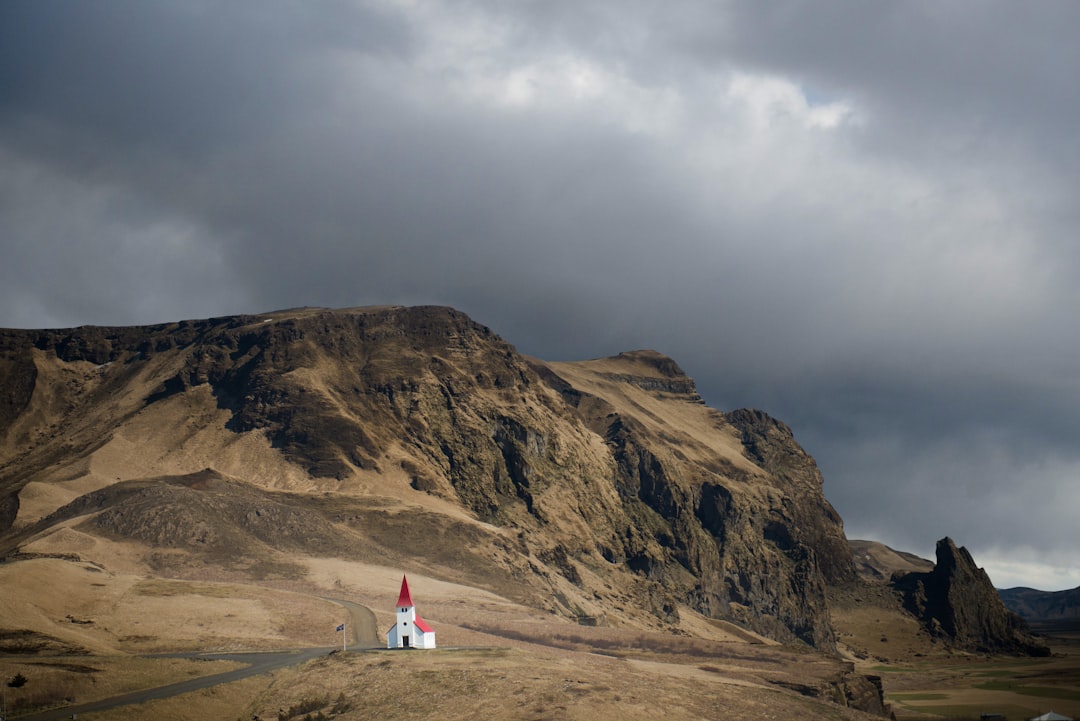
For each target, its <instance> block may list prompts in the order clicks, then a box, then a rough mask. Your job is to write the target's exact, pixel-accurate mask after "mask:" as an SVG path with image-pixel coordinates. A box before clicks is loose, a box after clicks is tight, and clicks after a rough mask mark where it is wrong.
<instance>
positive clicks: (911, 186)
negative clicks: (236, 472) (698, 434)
mask: <svg viewBox="0 0 1080 721" xmlns="http://www.w3.org/2000/svg"><path fill="white" fill-rule="evenodd" d="M1078 27H1080V4H1076V3H1072V2H1064V1H1062V2H1052V1H1048V2H1042V3H1037V4H1034V3H1011V2H997V1H994V0H980V1H977V2H976V1H975V0H957V1H955V2H949V3H941V2H938V1H937V0H926V1H924V2H918V1H914V2H905V3H876V2H864V1H862V0H848V1H839V0H817V1H815V2H794V1H785V0H775V1H772V2H758V1H756V0H746V1H743V2H740V1H733V2H720V1H707V2H694V1H692V0H686V1H684V2H677V3H659V2H646V1H644V0H574V1H573V2H565V0H545V1H543V2H541V1H531V0H515V1H510V2H508V1H506V0H473V1H465V0H462V1H460V2H452V1H448V2H438V1H434V0H433V1H431V2H427V1H425V0H355V1H346V0H341V1H332V0H331V1H327V2H319V3H311V2H299V1H298V2H284V1H274V0H257V1H254V0H253V1H251V2H240V1H237V2H229V3H212V2H201V1H200V0H177V1H176V2H168V1H161V2H154V3H146V2H142V1H141V0H132V1H130V2H120V1H115V0H97V1H95V2H93V3H74V2H73V3H64V2H41V1H40V0H6V1H5V2H4V3H2V4H0V326H6V327H31V328H39V327H67V326H75V325H82V324H105V325H120V324H125V325H126V324H142V323H152V322H161V321H167V320H177V319H181V318H200V317H208V316H220V315H227V314H232V313H241V312H260V311H268V310H273V309H278V308H285V307H292V306H299V305H318V306H332V307H336V306H357V305H367V304H388V303H393V304H421V303H425V304H426V303H434V304H443V305H451V306H454V307H457V308H459V309H461V310H463V311H465V312H467V313H469V314H470V315H471V316H472V317H473V318H475V319H476V320H477V321H479V322H481V323H484V324H485V325H488V326H490V327H491V328H492V329H493V330H495V331H496V332H498V333H499V334H500V335H502V336H503V337H505V338H506V339H507V340H509V341H510V342H512V343H514V344H515V345H516V346H517V347H518V349H519V350H521V351H523V352H526V353H529V354H532V355H536V356H539V357H541V358H545V359H548V360H567V359H581V358H591V357H598V356H604V355H610V354H613V353H616V352H618V351H622V350H628V349H634V348H655V349H657V350H660V351H662V352H664V353H667V354H668V355H671V356H672V357H674V358H675V359H676V360H677V361H678V362H679V363H680V365H682V367H683V368H684V369H685V370H686V371H687V373H688V374H690V375H691V376H693V377H694V378H695V379H696V381H697V383H698V387H699V390H700V391H701V393H702V395H703V396H704V397H705V399H706V401H707V402H708V403H709V404H710V405H713V406H716V407H718V408H721V409H724V410H730V409H733V408H737V407H742V406H751V407H756V408H761V409H764V410H766V411H768V412H769V413H771V414H772V415H774V416H776V417H778V418H780V419H781V420H783V421H785V422H786V423H788V425H790V426H791V427H792V428H793V430H794V431H795V434H796V438H797V439H798V440H799V441H800V442H801V443H802V444H803V446H804V447H805V448H806V449H807V450H808V451H809V452H810V453H812V454H813V455H814V456H815V457H816V458H817V460H818V463H819V465H820V466H821V468H822V471H823V473H824V475H825V492H826V495H827V496H828V498H829V499H830V500H831V501H832V502H833V504H834V505H835V506H836V507H837V509H838V510H839V512H840V513H841V515H842V516H843V517H844V519H845V524H846V529H847V532H848V535H849V537H852V538H870V539H876V540H881V541H884V542H886V543H888V544H890V545H892V546H894V547H897V548H901V549H904V550H909V551H913V552H916V553H919V554H921V555H924V556H929V557H931V558H932V554H933V548H934V542H935V541H936V540H937V539H938V538H940V537H942V536H945V535H949V536H951V537H953V538H954V539H955V540H956V541H957V543H959V544H961V545H966V546H967V547H968V548H969V549H970V550H971V551H972V553H973V554H974V556H975V560H976V561H977V562H978V563H979V564H980V565H983V566H985V567H986V569H987V570H988V572H989V573H990V575H991V578H992V579H993V580H994V582H995V584H996V585H998V586H1000V587H1009V586H1015V585H1029V586H1035V587H1038V588H1043V589H1047V590H1052V589H1060V588H1071V587H1074V586H1077V585H1080V554H1078V550H1080V522H1078V519H1080V485H1078V483H1077V479H1078V476H1080V360H1078V357H1080V325H1078V323H1077V322H1076V320H1075V315H1076V310H1077V309H1078V308H1080V244H1078V243H1077V239H1078V238H1077V231H1078V229H1080V83H1077V82H1076V78H1077V77H1080V43H1077V42H1076V37H1075V32H1076V28H1078Z"/></svg>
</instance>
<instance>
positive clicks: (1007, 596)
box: [998, 588, 1080, 622]
mask: <svg viewBox="0 0 1080 721" xmlns="http://www.w3.org/2000/svg"><path fill="white" fill-rule="evenodd" d="M998 594H999V595H1000V596H1001V600H1002V601H1004V602H1005V605H1006V606H1007V607H1008V608H1009V610H1010V611H1012V612H1013V613H1015V614H1017V615H1018V616H1020V617H1021V618H1023V619H1025V620H1027V621H1033V622H1035V621H1076V620H1080V588H1073V589H1069V590H1065V591H1037V590H1035V589H1034V588H1006V589H1001V590H999V591H998Z"/></svg>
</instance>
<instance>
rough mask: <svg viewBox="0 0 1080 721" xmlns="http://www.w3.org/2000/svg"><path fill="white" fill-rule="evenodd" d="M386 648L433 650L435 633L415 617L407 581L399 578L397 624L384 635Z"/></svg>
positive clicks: (403, 577)
mask: <svg viewBox="0 0 1080 721" xmlns="http://www.w3.org/2000/svg"><path fill="white" fill-rule="evenodd" d="M386 647H387V648H435V631H434V630H433V629H432V628H431V626H429V625H427V623H426V622H425V621H424V619H422V618H420V617H419V616H418V615H416V606H415V604H413V600H412V594H410V593H409V581H408V579H407V578H405V576H402V577H401V593H399V594H398V600H397V623H395V624H394V626H393V628H391V629H390V631H389V632H388V633H387V634H386Z"/></svg>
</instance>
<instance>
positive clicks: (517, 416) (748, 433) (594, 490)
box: [0, 307, 966, 649]
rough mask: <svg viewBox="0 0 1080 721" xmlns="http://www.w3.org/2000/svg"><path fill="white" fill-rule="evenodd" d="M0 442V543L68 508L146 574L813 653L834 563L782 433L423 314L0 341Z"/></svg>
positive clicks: (825, 511)
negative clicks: (316, 586)
mask: <svg viewBox="0 0 1080 721" xmlns="http://www.w3.org/2000/svg"><path fill="white" fill-rule="evenodd" d="M0 440H2V445H0V552H4V551H5V549H6V552H8V553H12V552H15V551H16V550H17V549H22V548H23V547H24V546H27V544H30V543H31V542H32V541H34V539H40V538H42V537H43V536H44V535H46V534H48V533H50V532H51V530H53V529H56V528H59V527H60V526H62V525H64V524H71V523H75V522H76V521H79V519H85V520H82V521H81V523H82V525H80V526H79V529H80V532H85V533H93V534H98V535H101V536H102V537H108V538H113V539H120V540H125V541H132V542H137V543H139V544H143V545H144V546H145V547H146V548H148V549H150V551H152V557H153V559H154V563H156V564H157V566H156V568H158V569H159V571H160V572H161V573H176V574H181V573H185V572H186V573H193V572H194V571H193V570H192V569H193V568H195V567H196V566H197V565H198V564H203V566H205V564H208V563H209V564H218V565H219V566H221V567H222V568H227V569H231V571H233V572H237V573H240V572H247V573H252V574H255V573H258V574H264V575H265V574H269V577H275V574H278V575H284V576H289V575H290V574H302V573H303V571H302V570H298V569H296V568H291V570H290V568H287V567H286V566H287V564H286V563H285V562H284V561H282V558H284V557H283V556H282V555H281V554H283V553H285V552H286V551H288V552H290V553H296V552H298V551H299V552H303V553H308V554H311V555H316V556H334V555H339V556H341V555H365V554H366V556H365V557H368V558H370V559H372V560H374V561H387V562H393V563H398V564H405V565H407V564H408V563H414V564H422V563H426V564H428V565H427V566H425V568H427V570H428V572H430V573H432V574H433V575H436V576H441V577H443V578H447V579H452V580H453V579H457V580H460V579H462V578H464V577H468V578H470V579H473V580H474V581H475V580H476V579H479V581H478V582H479V583H481V585H484V584H487V585H488V586H489V587H492V588H494V587H496V586H498V585H499V584H500V583H502V584H503V585H504V586H505V587H506V588H511V587H512V589H513V590H514V592H515V593H518V595H519V596H520V597H522V598H527V600H529V601H530V602H532V603H534V604H536V605H538V606H541V607H544V608H547V609H548V610H551V611H555V612H557V613H561V614H563V615H567V616H573V617H578V618H580V619H582V620H583V621H585V620H589V622H597V619H601V620H602V619H604V618H622V619H623V620H624V621H625V622H634V623H651V624H657V625H661V626H670V627H676V626H678V625H679V623H680V614H681V613H686V612H692V613H695V614H698V613H699V614H702V615H704V616H706V617H709V618H713V619H729V620H734V621H737V622H739V623H740V624H743V625H744V626H746V627H748V628H750V629H753V630H755V631H757V632H760V633H762V634H765V635H767V636H770V637H772V638H775V639H779V640H782V641H802V642H805V643H807V644H810V645H812V646H815V647H818V648H822V649H832V648H833V647H834V642H835V639H834V636H833V631H832V627H831V624H830V616H829V608H828V604H827V602H826V598H825V587H826V584H828V583H831V582H844V581H848V580H851V579H853V578H854V577H855V569H854V564H853V562H852V559H851V555H850V553H849V551H848V548H847V545H846V539H845V537H844V533H843V528H842V524H841V520H840V518H839V516H838V515H837V514H836V512H835V511H834V510H833V509H832V507H831V506H830V505H829V503H828V502H827V501H826V499H825V497H824V495H823V492H822V479H821V474H820V473H819V471H818V469H817V467H816V464H815V463H814V461H813V459H812V458H810V457H809V456H808V455H807V454H806V453H805V452H804V451H803V450H802V449H801V448H800V447H799V445H798V444H797V443H796V441H795V439H794V437H793V435H792V432H791V430H790V429H789V428H788V427H787V426H785V425H784V424H783V423H781V422H779V421H777V420H775V419H773V418H771V417H769V416H768V415H766V414H765V413H762V412H760V411H753V410H737V411H733V412H730V413H721V412H719V411H716V410H713V409H711V408H708V407H707V406H705V405H704V404H703V403H702V402H701V399H700V398H699V397H698V395H697V393H696V390H695V388H694V383H693V381H692V380H691V379H690V378H689V377H687V376H686V375H685V373H683V371H682V370H681V369H680V368H679V366H678V365H677V364H676V363H675V362H674V361H673V360H671V359H670V358H667V357H665V356H663V355H661V354H659V353H655V352H653V351H637V352H632V353H624V354H621V355H619V356H616V357H614V358H606V359H597V360H593V361H583V362H579V363H545V362H543V361H539V360H536V359H530V358H526V357H524V356H522V355H520V354H518V353H517V352H516V351H515V349H514V348H513V347H512V346H511V345H510V344H509V343H507V342H506V341H504V340H502V339H501V338H499V337H498V336H497V335H495V334H494V333H493V332H491V331H490V330H489V329H487V328H485V327H483V326H481V325H479V324H477V323H475V322H473V321H472V320H470V319H469V318H468V317H466V316H465V315H463V314H462V313H460V312H457V311H454V310H451V309H447V308H435V307H419V308H399V307H390V308H365V309H356V310H347V311H328V310H320V309H296V310H290V311H281V312H277V313H272V314H267V315H261V316H238V317H229V318H219V319H212V320H205V321H191V322H182V323H173V324H165V325H159V326H153V327H140V328H78V329H69V330H43V331H18V330H7V331H0ZM406 511H407V512H406ZM56 538H59V536H56ZM433 546H437V548H433ZM180 551H184V552H187V553H189V554H191V556H190V557H191V558H195V559H198V563H196V562H194V561H192V562H191V564H190V565H188V566H184V565H183V564H180V563H179V561H170V560H169V559H176V558H179V555H177V554H179V552H180ZM170 563H172V565H170ZM283 564H285V565H283ZM939 565H940V561H939ZM942 584H944V585H942ZM939 586H941V587H943V588H945V589H946V590H945V591H944V593H945V594H946V596H948V594H949V593H951V591H949V590H948V589H950V588H952V585H951V584H949V583H947V582H944V581H939V576H932V577H928V578H927V579H925V580H924V581H923V582H922V587H923V588H924V589H926V590H925V593H924V594H923V595H925V596H926V598H927V599H928V600H927V602H926V604H925V605H927V607H931V606H932V607H933V608H934V609H937V606H936V605H934V604H935V603H936V602H931V601H930V600H929V599H931V598H935V599H936V598H937V595H935V594H938V593H939V592H938V590H937V589H938V588H939ZM941 623H942V624H943V627H946V626H948V627H950V628H951V627H952V626H955V625H956V623H962V622H961V621H955V622H954V621H952V620H948V619H946V620H943V621H941ZM965 627H966V626H965Z"/></svg>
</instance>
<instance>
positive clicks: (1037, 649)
mask: <svg viewBox="0 0 1080 721" xmlns="http://www.w3.org/2000/svg"><path fill="white" fill-rule="evenodd" d="M936 555H937V563H936V564H935V565H934V569H933V570H932V571H929V572H926V573H907V574H902V575H898V576H897V577H896V578H894V580H893V585H894V587H895V588H896V589H898V590H899V591H900V592H901V593H902V594H903V599H904V606H905V608H907V609H908V610H909V611H910V612H911V613H913V614H915V616H916V617H918V618H919V619H920V621H921V622H922V623H923V625H924V626H925V628H926V629H927V630H929V631H930V633H931V634H933V635H934V636H936V637H938V638H942V639H945V640H947V641H949V642H950V643H952V644H954V645H956V646H958V647H960V648H967V649H971V650H975V651H981V652H988V653H1022V654H1030V655H1038V656H1044V655H1048V654H1049V651H1048V649H1046V647H1044V646H1042V645H1041V644H1039V643H1038V642H1037V641H1036V640H1035V639H1033V638H1032V637H1031V636H1030V635H1029V634H1028V633H1027V631H1026V625H1025V624H1024V623H1023V621H1022V620H1021V619H1020V618H1019V617H1018V616H1016V615H1015V614H1013V613H1011V612H1010V611H1009V610H1008V609H1007V608H1006V607H1005V604H1004V603H1003V602H1002V600H1001V598H1000V597H999V596H998V594H997V591H996V590H995V589H994V586H993V584H992V583H991V582H990V577H989V576H987V575H986V572H985V571H984V570H983V569H981V568H979V567H978V566H976V565H975V561H974V559H973V558H972V557H971V554H970V553H969V552H968V550H967V549H966V548H963V547H960V548H957V546H956V544H955V543H953V541H952V539H951V538H943V539H941V540H940V541H938V543H937V551H936Z"/></svg>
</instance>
